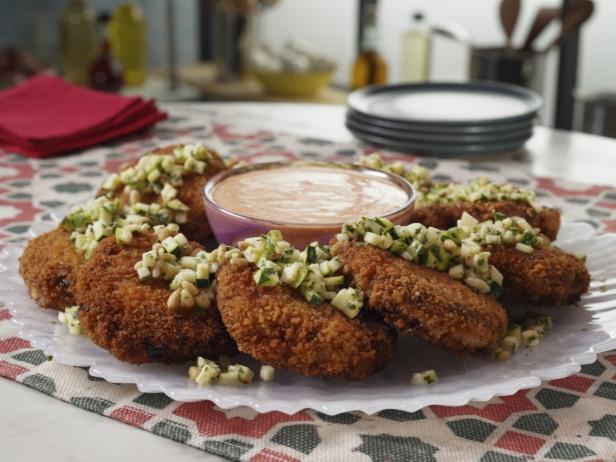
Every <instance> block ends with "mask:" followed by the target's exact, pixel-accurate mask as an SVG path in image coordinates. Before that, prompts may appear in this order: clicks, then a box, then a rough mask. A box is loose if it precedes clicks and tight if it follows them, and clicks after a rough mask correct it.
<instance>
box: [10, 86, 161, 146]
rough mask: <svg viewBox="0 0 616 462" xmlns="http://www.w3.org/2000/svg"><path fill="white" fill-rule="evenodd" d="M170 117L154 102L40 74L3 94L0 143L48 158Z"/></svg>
mask: <svg viewBox="0 0 616 462" xmlns="http://www.w3.org/2000/svg"><path fill="white" fill-rule="evenodd" d="M166 116H167V115H166V114H165V113H164V112H160V111H159V110H158V109H157V108H156V106H155V104H154V102H153V101H143V100H142V99H141V98H139V97H130V98H129V97H126V96H120V95H114V94H109V93H103V92H99V91H94V90H89V89H87V88H83V87H78V86H76V85H72V84H70V83H68V82H66V81H64V80H62V79H60V78H58V77H54V76H49V75H44V76H37V77H33V78H32V79H30V80H27V81H26V82H24V83H22V84H20V85H17V86H15V87H13V88H10V89H8V90H5V91H2V92H0V145H1V146H2V147H4V148H6V149H9V150H12V151H17V152H20V153H22V154H25V155H28V156H32V157H48V156H51V155H54V154H58V153H61V152H65V151H68V150H73V149H78V148H84V147H86V146H91V145H94V144H97V143H101V142H103V141H107V140H110V139H113V138H117V137H119V136H122V135H126V134H128V133H131V132H134V131H137V130H140V129H143V128H145V127H149V126H151V125H153V124H154V123H156V122H157V121H159V120H162V119H164V118H166Z"/></svg>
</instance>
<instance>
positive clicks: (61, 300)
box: [19, 228, 84, 311]
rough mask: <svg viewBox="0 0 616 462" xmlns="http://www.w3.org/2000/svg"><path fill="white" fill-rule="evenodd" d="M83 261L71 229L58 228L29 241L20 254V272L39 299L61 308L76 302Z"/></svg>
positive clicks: (50, 305)
mask: <svg viewBox="0 0 616 462" xmlns="http://www.w3.org/2000/svg"><path fill="white" fill-rule="evenodd" d="M83 262H84V259H83V256H82V255H81V254H80V253H79V252H78V251H77V250H76V249H75V247H74V246H73V243H72V242H71V239H70V232H69V231H66V230H64V229H62V228H56V229H54V230H52V231H49V232H47V233H44V234H41V235H40V236H37V237H35V238H34V239H32V240H31V241H30V242H28V245H27V246H26V248H25V249H24V253H23V254H22V256H21V257H20V258H19V274H21V277H22V278H23V280H24V283H25V284H26V289H27V290H28V294H29V295H30V297H32V298H33V299H34V300H35V301H36V303H38V304H39V305H40V306H42V307H43V308H51V309H54V310H61V311H62V310H64V308H65V307H67V306H71V305H74V304H75V294H74V289H75V282H76V280H77V272H78V270H79V267H80V266H81V265H82V264H83Z"/></svg>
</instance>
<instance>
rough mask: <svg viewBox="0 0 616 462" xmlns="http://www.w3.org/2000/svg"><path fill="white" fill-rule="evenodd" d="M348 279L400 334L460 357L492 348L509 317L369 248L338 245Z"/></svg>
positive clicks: (482, 298) (448, 281)
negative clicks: (411, 336)
mask: <svg viewBox="0 0 616 462" xmlns="http://www.w3.org/2000/svg"><path fill="white" fill-rule="evenodd" d="M334 248H335V251H337V255H338V258H340V260H341V261H342V263H343V272H344V274H345V276H346V277H347V278H348V279H349V280H350V281H351V282H352V284H353V285H355V286H356V287H359V288H361V289H362V290H363V291H364V292H365V293H366V298H367V304H368V307H369V308H370V309H373V310H375V311H377V312H378V313H380V314H381V315H382V316H383V317H384V320H385V322H386V323H388V324H390V325H391V326H393V327H395V328H396V329H397V330H398V331H400V332H404V333H407V334H411V335H415V336H417V337H420V338H422V339H424V340H426V341H428V342H430V343H432V344H434V345H436V346H439V347H442V348H445V349H446V350H449V351H453V352H458V353H473V352H478V351H480V350H489V349H491V348H492V347H494V346H495V345H496V344H497V342H498V341H499V340H500V339H501V337H502V336H503V335H504V334H505V331H506V329H507V324H508V320H507V313H506V311H505V309H504V308H503V307H502V306H501V305H499V304H498V302H497V301H496V300H494V299H493V298H492V297H489V296H486V295H482V294H479V293H477V292H475V291H473V290H472V289H471V288H470V287H468V286H466V285H465V284H463V283H461V282H458V281H456V280H454V279H452V278H450V277H449V276H448V275H447V273H443V272H438V271H435V270H432V269H429V268H425V267H422V266H419V265H416V264H414V263H410V262H408V261H406V260H403V259H402V258H400V257H397V256H396V255H394V254H392V253H391V252H389V251H386V250H382V249H379V248H377V247H374V246H371V245H361V244H357V243H353V242H350V243H343V244H341V245H339V246H335V247H334Z"/></svg>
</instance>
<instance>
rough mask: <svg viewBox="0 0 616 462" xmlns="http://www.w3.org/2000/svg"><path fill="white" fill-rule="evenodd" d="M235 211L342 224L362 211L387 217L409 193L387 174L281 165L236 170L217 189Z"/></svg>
mask: <svg viewBox="0 0 616 462" xmlns="http://www.w3.org/2000/svg"><path fill="white" fill-rule="evenodd" d="M212 198H213V199H214V202H215V203H216V204H218V205H219V206H221V207H222V208H225V209H227V210H228V211H230V212H233V213H236V214H238V215H243V216H245V217H251V218H256V219H261V220H268V221H276V222H283V223H296V224H336V223H343V222H346V221H349V220H353V219H357V218H359V217H361V216H364V215H365V216H369V217H374V216H385V215H388V214H390V213H393V212H395V211H397V210H400V209H401V208H402V207H404V205H405V204H407V202H408V200H409V195H408V193H407V192H405V191H404V190H402V189H401V188H400V187H399V186H398V185H396V184H395V183H393V182H391V181H388V180H387V179H385V178H376V177H374V176H370V175H366V174H363V173H362V172H361V171H354V170H345V169H338V168H327V167H317V166H314V167H313V166H305V167H295V166H289V167H281V168H276V169H266V170H255V171H250V172H246V173H243V174H240V175H233V176H230V177H229V178H226V179H225V180H224V181H222V182H221V183H220V184H218V185H217V186H216V187H215V188H214V190H213V191H212Z"/></svg>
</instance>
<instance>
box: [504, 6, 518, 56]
mask: <svg viewBox="0 0 616 462" xmlns="http://www.w3.org/2000/svg"><path fill="white" fill-rule="evenodd" d="M520 3H521V2H520V0H501V4H500V20H501V24H502V26H503V30H504V31H505V36H506V37H507V46H508V47H509V46H510V45H511V37H512V35H513V30H514V29H515V25H516V23H517V22H518V17H519V15H520Z"/></svg>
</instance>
